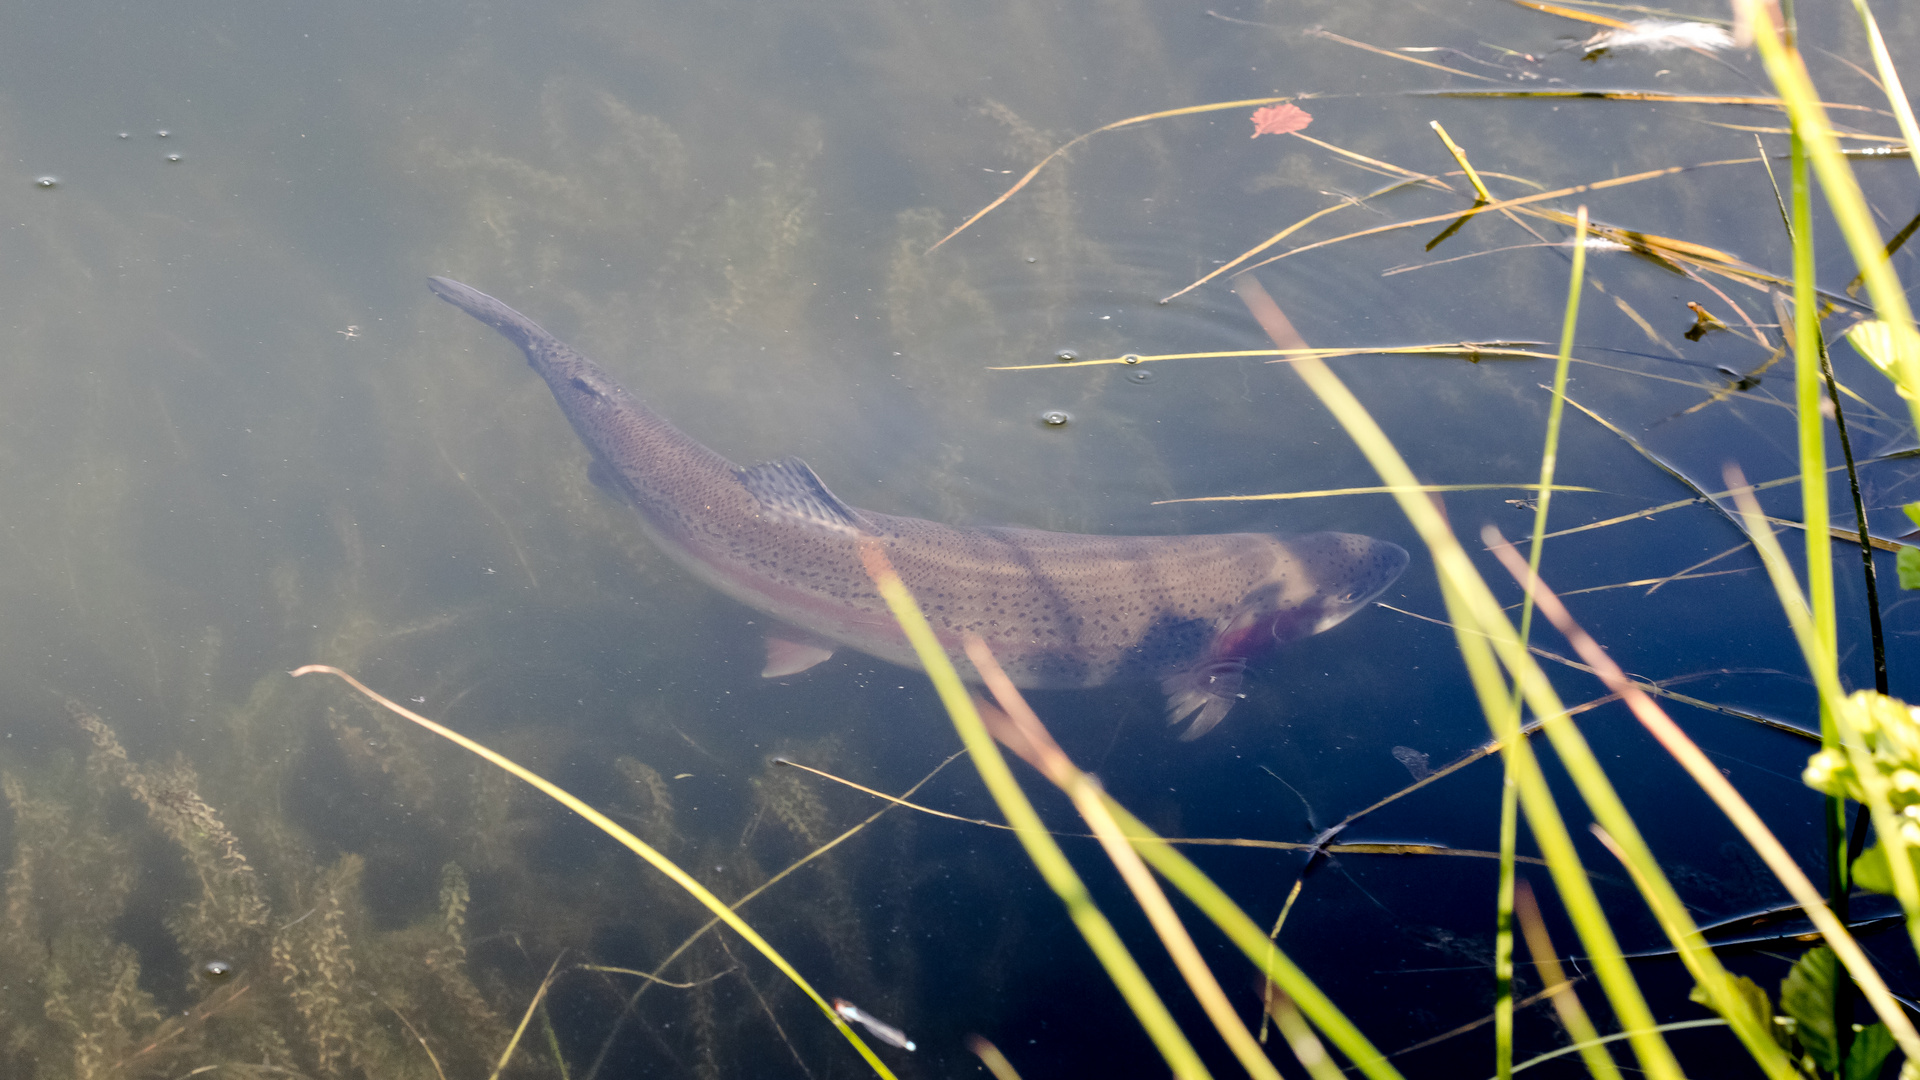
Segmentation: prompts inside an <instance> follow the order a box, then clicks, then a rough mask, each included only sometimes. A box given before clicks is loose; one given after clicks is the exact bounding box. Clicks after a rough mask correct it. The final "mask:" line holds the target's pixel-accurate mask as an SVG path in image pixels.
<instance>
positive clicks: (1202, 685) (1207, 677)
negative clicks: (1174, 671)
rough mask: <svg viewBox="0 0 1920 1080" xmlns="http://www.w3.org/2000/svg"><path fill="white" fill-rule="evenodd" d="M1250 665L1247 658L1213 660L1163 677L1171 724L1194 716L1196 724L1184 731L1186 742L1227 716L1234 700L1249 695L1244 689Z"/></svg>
mask: <svg viewBox="0 0 1920 1080" xmlns="http://www.w3.org/2000/svg"><path fill="white" fill-rule="evenodd" d="M1246 667H1247V665H1246V662H1245V661H1244V660H1211V661H1207V662H1204V663H1202V664H1201V665H1200V666H1198V667H1194V668H1191V669H1189V670H1186V671H1183V672H1180V673H1179V674H1178V675H1169V676H1167V677H1166V678H1164V679H1162V680H1160V689H1161V690H1163V691H1165V692H1166V695H1167V724H1168V725H1169V726H1171V725H1173V724H1178V723H1179V722H1180V721H1182V720H1185V719H1186V718H1187V717H1188V716H1192V717H1193V724H1192V726H1190V727H1188V728H1187V730H1185V731H1183V732H1181V733H1180V739H1181V741H1182V742H1191V741H1193V740H1194V739H1197V738H1199V737H1200V736H1202V735H1205V734H1206V733H1207V732H1209V731H1212V730H1213V729H1214V726H1215V725H1216V724H1218V723H1220V721H1222V720H1225V719H1226V718H1227V711H1228V710H1229V709H1232V708H1233V704H1234V702H1236V701H1239V700H1240V699H1241V698H1243V697H1245V696H1246V695H1245V694H1242V693H1241V692H1240V685H1241V683H1242V682H1243V681H1244V680H1245V677H1246Z"/></svg>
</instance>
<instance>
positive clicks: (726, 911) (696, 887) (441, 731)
mask: <svg viewBox="0 0 1920 1080" xmlns="http://www.w3.org/2000/svg"><path fill="white" fill-rule="evenodd" d="M290 674H292V675H293V676H294V677H295V678H298V677H300V676H302V675H315V674H319V675H334V676H338V677H339V678H341V679H343V680H345V681H346V683H347V685H349V686H351V687H353V688H354V689H355V690H358V691H359V692H360V693H361V694H362V695H363V696H365V697H366V698H367V699H368V700H370V701H373V702H375V703H377V704H379V705H380V706H382V707H383V708H385V709H387V710H388V711H389V712H392V713H394V714H395V715H397V716H401V717H404V718H405V719H407V720H411V721H413V722H414V723H416V724H418V725H420V726H421V727H423V728H426V729H427V730H428V731H431V732H433V733H434V734H435V735H438V736H440V737H441V738H443V739H445V740H447V741H448V742H450V743H453V744H454V745H455V746H458V747H460V748H462V749H464V750H467V751H469V752H471V753H474V754H477V755H479V756H480V757H482V758H485V759H486V760H487V761H489V762H491V763H493V764H494V765H496V766H498V767H500V768H502V769H505V770H506V771H507V772H510V773H512V774H513V775H515V776H517V777H519V778H520V779H522V780H524V781H526V782H527V783H529V784H532V785H533V786H534V787H536V788H538V789H540V791H541V792H542V793H544V794H545V795H546V796H547V797H548V798H550V799H552V800H553V801H555V802H557V803H559V804H560V805H562V806H564V807H566V808H567V809H569V810H571V811H573V812H574V813H576V814H578V815H580V816H581V817H583V818H585V819H586V820H587V821H588V822H589V823H591V824H592V825H593V826H594V827H595V828H597V829H599V830H600V831H601V832H603V833H606V834H607V835H608V836H611V837H613V838H614V839H615V840H617V841H619V842H620V843H621V845H622V846H624V847H625V848H626V849H627V850H629V851H631V852H633V853H634V854H635V855H638V856H640V858H642V859H644V860H645V861H646V862H647V863H648V864H649V865H651V866H652V867H653V868H654V869H655V870H658V871H660V872H661V873H662V874H665V875H666V876H667V878H668V880H670V881H672V882H673V883H674V884H675V885H678V886H680V888H681V889H682V890H684V891H685V892H686V893H687V895H689V896H691V897H693V898H694V899H695V900H698V901H700V903H701V904H702V905H703V906H704V907H706V909H707V910H708V911H711V912H713V913H714V915H716V916H717V917H719V919H720V921H722V922H724V923H726V924H727V926H728V928H730V929H731V930H732V931H733V932H734V933H736V934H739V935H740V937H741V938H742V939H744V940H745V941H746V942H747V944H749V945H752V946H753V947H754V948H755V949H757V950H759V952H760V955H762V956H764V957H766V958H767V960H768V962H770V963H772V964H773V966H774V967H776V968H778V969H779V970H780V973H781V974H783V975H785V976H786V977H787V978H788V979H790V980H792V982H793V984H794V985H795V986H797V987H799V988H800V992H801V993H803V994H805V995H807V997H808V998H810V999H811V1000H812V1001H813V1003H814V1004H815V1005H817V1006H819V1007H820V1011H821V1013H822V1014H823V1015H825V1016H826V1018H827V1020H828V1021H829V1022H831V1023H832V1024H833V1026H834V1027H836V1028H838V1029H839V1030H840V1034H842V1035H844V1036H846V1039H847V1041H848V1042H850V1043H852V1044H853V1046H854V1049H855V1050H858V1051H859V1052H860V1056H861V1057H863V1058H865V1059H866V1061H867V1064H868V1065H870V1066H872V1067H873V1071H874V1072H875V1073H877V1074H879V1075H881V1076H884V1077H886V1078H887V1080H894V1075H893V1070H891V1069H889V1068H887V1065H886V1063H885V1062H883V1061H881V1060H880V1058H879V1057H878V1056H877V1055H876V1054H874V1052H873V1048H872V1047H870V1046H868V1045H867V1044H866V1043H865V1042H864V1041H862V1040H861V1038H860V1036H858V1035H856V1034H854V1033H853V1030H852V1029H851V1028H849V1027H848V1026H847V1023H846V1021H844V1020H842V1019H840V1016H839V1014H838V1013H836V1012H834V1011H833V1006H832V1005H830V1004H828V1003H827V999H826V998H823V997H821V996H820V994H819V993H818V992H817V991H815V990H814V988H813V985H812V984H811V983H809V982H807V980H806V979H805V977H803V976H802V975H801V974H800V972H799V971H798V970H797V969H795V968H794V966H793V965H792V964H790V963H788V962H787V958H786V957H784V956H782V955H780V952H779V950H777V949H775V948H774V947H773V946H772V945H771V944H770V943H768V941H767V939H765V938H763V937H761V936H760V932H759V931H757V930H755V929H754V928H753V927H751V926H748V925H747V923H746V921H745V920H743V919H741V918H740V916H738V915H736V914H734V911H733V909H732V908H730V907H728V906H727V905H726V904H724V903H722V902H721V901H720V898H719V897H717V896H715V895H713V893H712V892H711V891H709V890H708V889H707V887H706V886H705V885H702V884H700V883H699V882H698V881H695V880H694V879H693V877H692V875H690V874H688V873H687V872H686V871H685V870H682V869H680V867H679V866H677V865H675V864H674V862H673V860H672V859H669V858H667V857H666V856H665V855H662V854H660V853H659V852H658V851H655V850H654V849H653V848H652V847H650V846H649V845H648V844H647V843H646V842H645V841H643V840H641V839H640V838H639V837H637V836H635V835H633V834H632V833H630V832H628V831H627V830H625V829H623V828H621V827H620V826H619V825H617V824H615V823H614V821H613V819H611V818H609V817H607V816H606V815H605V814H603V813H601V812H600V811H598V810H595V809H594V808H593V807H591V806H588V805H587V804H586V803H585V802H582V801H581V800H580V799H579V798H577V797H576V796H575V795H574V794H573V793H572V792H569V791H567V790H566V789H565V788H563V787H561V786H560V785H558V784H555V783H553V782H552V781H550V780H548V779H547V778H546V777H544V776H541V775H540V774H538V773H536V772H534V771H533V770H531V769H528V768H527V767H525V766H523V765H521V764H520V763H519V762H517V761H514V760H513V759H511V758H509V757H507V756H506V755H504V754H500V753H496V752H495V751H493V750H489V749H488V748H486V747H485V746H482V745H480V744H479V743H477V742H474V741H473V740H472V739H469V738H467V737H466V736H465V735H462V734H460V733H459V732H457V731H454V730H453V729H451V728H448V727H443V726H442V725H440V724H437V723H435V722H433V721H432V720H429V719H427V718H426V717H424V716H421V715H420V714H419V713H417V712H414V711H413V710H412V709H408V708H406V707H404V706H402V705H400V704H398V703H396V702H393V701H390V700H388V699H387V698H385V697H382V696H381V695H379V694H377V693H374V692H373V691H372V690H370V689H368V688H367V686H366V684H365V683H362V682H361V681H360V680H359V679H356V678H354V677H353V676H352V675H349V674H347V673H346V672H345V671H342V670H340V669H339V668H337V667H331V666H329V665H326V664H308V665H306V666H305V667H302V668H298V669H296V670H294V671H293V672H290ZM524 1028H525V1024H524V1022H523V1023H522V1029H523V1030H524ZM517 1037H518V1036H517V1035H516V1038H517Z"/></svg>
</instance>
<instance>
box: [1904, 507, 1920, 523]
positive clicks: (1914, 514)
mask: <svg viewBox="0 0 1920 1080" xmlns="http://www.w3.org/2000/svg"><path fill="white" fill-rule="evenodd" d="M1900 509H1902V510H1905V511H1906V512H1907V520H1909V521H1911V522H1913V523H1914V524H1915V525H1920V502H1910V503H1908V504H1907V505H1905V506H1903V507H1901V508H1900Z"/></svg>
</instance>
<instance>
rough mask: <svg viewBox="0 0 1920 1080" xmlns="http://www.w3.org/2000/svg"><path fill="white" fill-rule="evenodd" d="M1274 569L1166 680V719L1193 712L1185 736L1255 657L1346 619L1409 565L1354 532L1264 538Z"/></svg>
mask: <svg viewBox="0 0 1920 1080" xmlns="http://www.w3.org/2000/svg"><path fill="white" fill-rule="evenodd" d="M1261 539H1264V540H1266V541H1267V542H1268V544H1269V545H1270V550H1271V553H1272V558H1273V565H1272V568H1271V569H1270V570H1269V571H1268V573H1267V575H1266V579H1265V580H1264V581H1262V582H1260V583H1259V584H1258V585H1256V586H1255V587H1253V588H1252V589H1250V590H1248V592H1247V594H1246V595H1245V596H1244V597H1243V598H1242V599H1241V601H1240V603H1239V604H1238V605H1237V607H1236V608H1235V610H1234V611H1233V613H1232V614H1231V615H1229V616H1227V617H1226V618H1225V619H1223V620H1221V621H1220V622H1218V623H1216V624H1215V629H1214V635H1213V638H1212V640H1211V641H1210V642H1208V644H1207V647H1206V648H1205V650H1204V651H1203V653H1202V654H1201V656H1200V657H1199V658H1198V659H1197V660H1195V661H1194V662H1193V663H1192V664H1191V666H1188V667H1186V668H1183V669H1181V670H1179V671H1175V672H1173V673H1171V674H1169V675H1167V676H1165V677H1163V678H1162V679H1161V682H1160V686H1161V689H1162V690H1163V691H1164V692H1165V693H1166V695H1167V722H1168V723H1169V724H1177V723H1179V722H1180V721H1182V720H1184V719H1186V718H1187V717H1188V716H1192V717H1193V723H1192V724H1191V725H1190V726H1189V727H1188V728H1187V730H1186V732H1185V733H1183V734H1182V735H1181V736H1180V737H1181V738H1182V739H1183V740H1192V739H1197V738H1199V737H1200V736H1202V735H1204V734H1206V733H1207V732H1208V731H1209V730H1211V729H1212V728H1213V727H1214V726H1215V725H1217V724H1219V723H1220V721H1221V720H1222V719H1224V718H1225V717H1226V715H1227V712H1228V711H1229V710H1230V709H1232V708H1233V704H1234V702H1235V701H1236V700H1238V699H1239V698H1240V697H1241V696H1242V695H1241V694H1240V686H1241V682H1242V677H1243V673H1244V672H1245V670H1246V667H1247V664H1248V663H1249V662H1250V661H1253V660H1256V659H1258V658H1259V657H1261V656H1263V655H1265V654H1267V653H1269V652H1271V651H1272V650H1274V649H1276V648H1278V647H1280V646H1281V645H1285V644H1287V643H1289V642H1293V641H1298V640H1300V639H1301V638H1304V637H1311V636H1312V635H1314V634H1317V633H1319V632H1320V631H1322V630H1326V629H1330V628H1332V627H1334V626H1338V625H1339V624H1340V623H1342V622H1345V621H1346V620H1347V618H1348V617H1349V616H1351V615H1352V614H1353V613H1354V612H1357V611H1359V610H1360V609H1361V608H1363V607H1366V606H1367V605H1368V604H1370V603H1372V602H1373V600H1374V598H1375V597H1377V596H1379V595H1380V594H1381V593H1383V592H1385V591H1386V590H1387V587H1388V586H1390V585H1392V584H1393V583H1394V581H1395V580H1397V579H1398V578H1399V577H1400V575H1401V573H1402V572H1404V571H1405V570H1406V568H1407V561H1408V560H1407V552H1406V549H1404V548H1402V547H1401V546H1400V545H1398V544H1395V543H1392V542H1390V541H1386V540H1375V539H1374V538H1372V537H1370V536H1356V535H1354V534H1352V533H1311V534H1309V535H1306V536H1284V537H1283V536H1269V537H1262V538H1261Z"/></svg>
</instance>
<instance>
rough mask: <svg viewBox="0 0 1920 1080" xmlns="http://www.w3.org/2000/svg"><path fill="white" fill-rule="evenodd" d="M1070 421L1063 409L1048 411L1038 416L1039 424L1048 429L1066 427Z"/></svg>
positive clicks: (1070, 417) (1070, 418)
mask: <svg viewBox="0 0 1920 1080" xmlns="http://www.w3.org/2000/svg"><path fill="white" fill-rule="evenodd" d="M1072 419H1073V417H1072V416H1070V415H1068V413H1067V410H1065V409H1048V410H1047V411H1046V412H1043V413H1041V414H1040V422H1041V423H1043V424H1045V425H1047V426H1048V427H1066V426H1067V424H1068V422H1069V421H1071V420H1072Z"/></svg>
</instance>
